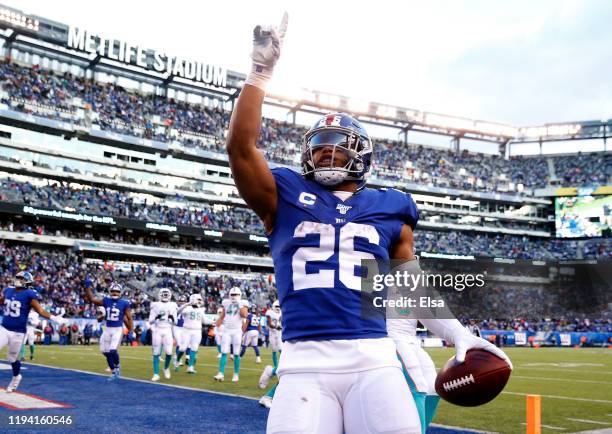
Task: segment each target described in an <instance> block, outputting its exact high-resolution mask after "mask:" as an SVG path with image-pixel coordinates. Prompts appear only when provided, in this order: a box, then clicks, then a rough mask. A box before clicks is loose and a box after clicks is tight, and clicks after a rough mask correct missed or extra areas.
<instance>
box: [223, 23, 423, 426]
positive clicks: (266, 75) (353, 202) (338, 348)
mask: <svg viewBox="0 0 612 434" xmlns="http://www.w3.org/2000/svg"><path fill="white" fill-rule="evenodd" d="M286 29H287V15H286V14H285V16H283V19H282V21H281V24H280V26H279V27H278V28H276V27H262V26H257V27H256V28H255V30H254V44H253V51H252V54H251V57H252V59H253V67H252V70H251V73H250V74H249V75H248V77H247V79H246V81H245V85H244V87H243V89H242V91H241V93H240V96H239V98H238V101H237V105H236V107H235V109H234V111H233V113H232V118H231V121H230V127H229V132H228V138H227V146H226V148H227V152H228V156H229V162H230V167H231V169H232V174H233V177H234V181H235V183H236V187H237V188H238V191H239V192H240V195H241V196H242V197H243V199H244V200H245V201H246V203H247V204H248V205H249V206H250V207H251V208H252V209H253V210H254V211H255V213H256V214H257V215H258V216H259V217H260V218H261V219H262V221H263V223H264V226H265V229H266V233H267V236H268V240H269V245H270V250H271V252H272V259H273V261H274V268H275V273H276V282H277V286H278V295H279V301H280V306H281V309H282V313H283V336H282V338H283V354H282V357H281V358H280V361H279V366H278V370H277V374H278V376H279V385H278V389H277V390H276V394H275V397H274V405H273V406H272V409H271V411H270V414H269V416H268V425H267V432H268V433H278V432H289V431H291V432H309V433H338V434H339V433H343V432H345V433H348V434H351V433H356V432H360V433H361V432H378V433H382V432H386V433H403V434H420V433H421V423H420V418H419V413H418V410H417V407H416V404H415V402H414V399H413V398H412V395H411V394H410V389H409V387H408V385H407V383H406V381H405V380H404V376H403V373H402V368H401V364H400V362H399V360H398V358H397V355H396V347H395V344H394V342H393V340H392V339H390V338H389V337H388V336H387V328H386V322H385V317H384V315H379V316H376V315H363V314H362V300H361V291H360V290H361V278H360V273H359V271H360V265H361V261H362V260H368V259H370V260H380V261H387V260H390V259H397V260H402V261H404V263H406V264H408V265H407V268H408V269H409V271H411V272H415V273H419V272H420V268H419V265H418V260H417V259H416V257H415V255H414V245H413V230H414V228H415V226H416V224H417V221H418V211H417V208H416V205H415V203H414V200H413V199H412V197H411V196H410V194H407V193H404V192H401V191H399V190H394V189H381V190H374V189H370V188H366V187H365V183H366V178H367V176H368V174H369V171H370V168H371V163H372V152H373V146H372V141H371V140H370V137H369V136H368V134H367V132H366V131H365V129H364V128H363V127H362V126H361V124H360V123H359V122H358V121H357V120H356V119H354V118H353V117H351V116H349V115H347V114H344V113H332V114H329V115H326V116H323V117H322V118H321V119H319V120H318V121H317V122H316V123H315V125H314V126H313V127H312V128H311V129H310V130H309V131H308V132H307V133H306V134H305V136H304V138H303V142H302V148H301V149H302V156H301V166H302V170H301V173H296V172H294V171H292V170H290V169H287V168H275V169H272V170H270V168H269V167H268V164H267V162H266V160H265V158H264V157H263V154H262V153H261V152H260V151H259V150H258V149H257V141H258V136H259V132H260V127H261V110H262V104H263V101H264V97H265V92H266V85H267V83H268V82H269V80H270V79H271V77H272V73H273V69H274V66H275V64H276V62H277V60H278V59H279V56H280V52H281V49H282V44H283V39H284V36H285V32H286ZM331 49H339V50H341V47H335V46H334V47H332V48H331ZM356 61H358V60H357V59H356Z"/></svg>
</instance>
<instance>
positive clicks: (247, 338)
mask: <svg viewBox="0 0 612 434" xmlns="http://www.w3.org/2000/svg"><path fill="white" fill-rule="evenodd" d="M260 334H261V322H260V317H259V315H258V314H257V306H253V307H252V308H251V313H249V314H248V315H247V318H246V323H245V329H244V334H243V335H242V348H241V349H240V357H244V354H245V353H246V349H247V347H253V351H255V363H261V357H260V356H259V335H260Z"/></svg>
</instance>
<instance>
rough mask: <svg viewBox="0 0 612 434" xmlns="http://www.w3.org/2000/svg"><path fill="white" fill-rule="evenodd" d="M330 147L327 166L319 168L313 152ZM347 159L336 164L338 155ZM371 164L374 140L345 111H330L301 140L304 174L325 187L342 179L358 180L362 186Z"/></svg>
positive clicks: (338, 182) (360, 186)
mask: <svg viewBox="0 0 612 434" xmlns="http://www.w3.org/2000/svg"><path fill="white" fill-rule="evenodd" d="M324 147H329V148H330V151H331V156H330V157H329V158H328V159H327V162H326V164H325V165H324V167H316V166H317V164H316V162H315V161H314V158H313V151H315V150H316V149H318V148H324ZM340 153H342V154H344V156H346V158H347V161H346V163H344V164H343V165H342V166H339V167H336V165H335V160H336V158H338V157H337V155H338V154H340ZM371 167H372V140H371V139H370V136H369V135H368V133H367V132H366V130H365V129H364V128H363V127H362V126H361V124H360V123H359V122H358V121H357V120H356V119H355V118H353V117H352V116H349V115H347V114H346V113H331V114H328V115H325V116H323V117H322V118H321V119H319V120H318V121H317V123H315V124H314V126H313V127H312V128H311V129H310V130H308V132H307V133H306V134H305V135H304V138H303V141H302V175H303V176H304V177H306V178H309V179H314V180H315V181H317V182H318V183H320V184H322V185H325V186H333V185H337V184H340V183H341V182H343V181H358V188H363V186H364V185H365V182H366V179H367V177H368V175H369V173H370V169H371Z"/></svg>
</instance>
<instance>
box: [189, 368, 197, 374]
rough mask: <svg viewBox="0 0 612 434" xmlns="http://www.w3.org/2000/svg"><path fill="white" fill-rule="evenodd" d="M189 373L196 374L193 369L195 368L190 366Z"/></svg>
mask: <svg viewBox="0 0 612 434" xmlns="http://www.w3.org/2000/svg"><path fill="white" fill-rule="evenodd" d="M187 373H188V374H195V373H196V371H195V369H193V366H189V367H187Z"/></svg>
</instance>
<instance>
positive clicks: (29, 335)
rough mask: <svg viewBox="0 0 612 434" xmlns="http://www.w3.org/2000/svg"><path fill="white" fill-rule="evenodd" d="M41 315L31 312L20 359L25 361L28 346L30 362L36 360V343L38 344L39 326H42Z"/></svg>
mask: <svg viewBox="0 0 612 434" xmlns="http://www.w3.org/2000/svg"><path fill="white" fill-rule="evenodd" d="M40 323H41V321H40V315H39V314H38V312H36V311H35V310H31V311H30V314H29V315H28V325H27V327H26V339H25V342H24V343H23V345H22V347H21V356H20V359H21V360H24V359H25V349H26V345H27V346H28V347H30V360H34V349H35V346H34V343H35V342H36V330H38V326H40Z"/></svg>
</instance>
